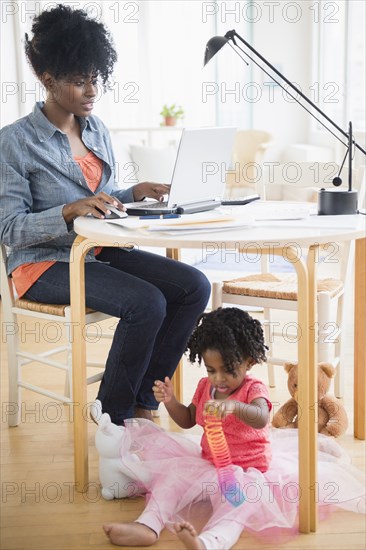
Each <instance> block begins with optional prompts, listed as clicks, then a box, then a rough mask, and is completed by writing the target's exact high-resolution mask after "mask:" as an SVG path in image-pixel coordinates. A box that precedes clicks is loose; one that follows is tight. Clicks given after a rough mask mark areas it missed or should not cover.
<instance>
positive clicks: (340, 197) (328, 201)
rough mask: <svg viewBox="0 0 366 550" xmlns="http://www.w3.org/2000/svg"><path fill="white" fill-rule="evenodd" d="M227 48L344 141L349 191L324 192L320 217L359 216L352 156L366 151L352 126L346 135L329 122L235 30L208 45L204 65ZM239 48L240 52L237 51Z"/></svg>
mask: <svg viewBox="0 0 366 550" xmlns="http://www.w3.org/2000/svg"><path fill="white" fill-rule="evenodd" d="M235 38H237V39H238V40H240V41H241V42H242V43H243V44H245V46H246V47H247V48H249V50H250V51H251V52H253V53H254V54H255V55H256V56H257V58H259V59H260V60H261V61H262V62H263V63H264V64H265V65H266V66H267V67H269V68H270V69H271V70H272V71H273V72H274V73H276V75H278V76H279V77H280V78H281V79H282V80H283V81H284V82H286V84H287V85H288V86H289V87H290V88H291V89H292V90H294V91H295V92H296V94H298V95H299V96H300V97H301V98H302V99H303V100H304V101H306V102H307V103H308V104H310V105H311V106H312V107H313V108H314V109H315V110H316V111H317V112H318V113H320V114H321V115H322V117H323V118H324V119H325V120H326V121H327V122H328V123H330V124H331V125H332V126H333V127H334V128H336V130H337V131H338V132H339V133H340V134H341V135H342V136H343V138H346V140H347V142H346V143H345V141H344V140H343V139H341V138H340V137H338V136H337V135H336V134H335V133H334V131H332V130H331V129H330V128H329V127H328V126H327V125H326V124H325V123H324V122H322V120H319V118H317V117H316V116H315V114H314V113H312V112H311V111H310V110H309V109H308V108H307V107H306V106H305V105H304V104H303V103H301V101H300V100H299V99H298V98H297V97H296V95H294V94H291V92H289V91H288V90H287V89H286V88H285V87H284V86H283V85H282V84H281V82H279V81H278V80H276V78H274V77H273V75H272V74H270V73H268V72H267V70H266V69H265V68H264V67H263V66H262V65H261V64H260V63H258V62H257V61H256V60H255V59H254V58H253V57H252V56H251V55H250V54H248V53H247V52H246V51H245V50H243V49H242V48H241V47H240V46H239V45H238V44H237V42H236V40H235ZM231 42H232V43H233V44H234V46H235V48H234V46H233V45H232V44H231ZM225 44H229V45H230V46H231V47H232V48H233V50H234V51H235V52H236V53H237V54H238V55H239V57H240V58H241V59H243V61H244V62H245V63H246V64H247V62H246V61H245V59H244V58H243V57H242V56H241V55H240V53H239V52H238V51H237V49H239V50H240V51H241V52H243V53H244V55H246V56H247V57H248V58H249V59H250V60H251V61H252V62H253V63H254V64H255V65H257V67H259V68H260V69H261V70H262V71H263V72H264V73H266V75H268V76H269V77H270V78H271V79H272V80H274V82H276V84H278V85H279V86H280V87H281V88H282V89H283V90H285V92H286V93H287V94H288V95H289V96H290V97H292V99H294V100H295V101H296V103H298V104H299V105H301V107H303V109H305V110H306V111H307V112H308V113H309V114H310V115H311V116H312V117H313V118H315V119H316V120H317V121H318V122H319V123H320V124H321V125H322V126H323V127H324V128H325V129H326V130H328V132H330V133H331V134H332V135H333V136H334V137H335V138H336V139H338V141H340V142H341V143H342V144H343V145H344V146H345V147H346V154H345V157H344V159H343V162H342V165H341V168H340V170H339V174H340V173H341V171H342V168H343V166H344V163H345V161H346V158H347V156H348V167H349V174H348V189H347V190H346V191H344V190H338V189H320V191H319V201H318V214H319V215H323V216H324V215H337V214H357V212H358V209H357V191H354V190H353V189H352V155H353V151H352V149H353V147H357V149H359V150H360V151H361V152H362V153H363V154H364V155H366V151H365V149H363V148H362V147H361V146H360V145H359V144H358V143H356V141H355V140H354V138H353V135H352V123H351V122H350V123H349V128H348V133H347V132H344V131H343V130H342V128H340V127H339V126H338V125H337V124H336V123H335V122H334V121H333V120H332V119H331V118H329V117H328V116H327V115H326V114H325V113H324V112H323V111H322V110H321V109H319V107H317V106H316V105H315V104H314V103H313V102H312V101H311V100H310V99H309V98H308V97H306V95H305V94H303V93H302V92H301V90H299V89H298V88H297V87H296V86H295V85H294V84H293V83H292V82H290V81H289V80H288V79H287V78H286V77H285V76H283V74H281V73H280V71H278V70H277V69H276V68H275V67H274V66H273V65H272V64H271V63H269V61H267V59H265V58H264V57H263V56H262V55H261V54H260V53H258V52H257V51H256V50H255V49H254V48H253V47H252V46H251V45H250V44H249V43H248V42H246V40H244V39H243V38H242V37H241V36H240V35H239V34H238V33H237V32H236V31H235V30H232V31H228V32H227V33H226V34H225V36H214V37H213V38H211V39H210V40H209V41H208V42H207V45H206V51H205V59H204V64H205V65H206V63H208V62H209V61H210V59H211V58H212V57H213V56H214V55H215V54H216V53H217V52H218V51H219V50H221V48H222V47H223V46H225ZM236 48H237V49H236ZM339 174H338V176H336V177H335V178H334V179H333V185H334V186H336V187H338V186H339V185H341V184H342V180H341V178H340V176H339Z"/></svg>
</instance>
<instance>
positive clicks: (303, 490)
mask: <svg viewBox="0 0 366 550" xmlns="http://www.w3.org/2000/svg"><path fill="white" fill-rule="evenodd" d="M290 254H293V255H294V261H293V266H294V268H295V269H296V273H297V281H298V292H297V300H298V308H297V311H298V324H299V329H300V331H301V332H300V334H299V340H298V364H299V370H298V399H297V401H298V408H299V421H298V425H299V530H300V532H301V533H309V532H310V529H311V523H312V522H311V511H312V510H311V505H310V502H311V499H310V487H311V480H310V463H311V459H312V456H311V455H310V450H312V451H313V448H312V449H310V445H309V433H310V412H311V411H310V386H309V381H310V371H309V366H310V356H312V357H313V352H311V353H309V343H310V337H309V334H310V330H309V329H310V324H309V303H311V302H309V290H310V289H309V282H308V271H307V269H306V266H305V264H304V262H303V261H302V260H301V259H300V258H298V251H297V250H296V249H291V248H290V247H288V248H286V255H287V257H289V256H290Z"/></svg>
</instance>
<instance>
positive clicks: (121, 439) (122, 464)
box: [95, 413, 149, 500]
mask: <svg viewBox="0 0 366 550" xmlns="http://www.w3.org/2000/svg"><path fill="white" fill-rule="evenodd" d="M95 446H96V448H97V451H98V453H99V480H100V483H101V486H102V496H103V498H105V499H106V500H113V499H114V498H126V497H132V496H137V495H141V494H144V489H143V487H142V486H141V483H137V481H136V480H134V479H133V477H132V475H131V474H132V472H133V470H134V468H136V462H137V461H138V462H140V459H139V457H138V456H137V454H135V453H133V452H131V451H130V446H131V437H130V434H129V432H128V430H126V428H124V427H123V426H117V425H116V424H113V422H112V421H111V417H110V416H109V414H108V413H104V414H102V416H101V417H100V420H99V423H98V429H97V431H96V434H95ZM122 454H123V460H122ZM129 465H131V466H132V468H131V469H130V468H129ZM139 469H140V465H139ZM143 470H144V468H143V467H142V465H141V476H140V478H142V480H143V481H146V482H147V481H148V477H149V476H148V474H147V473H146V475H145V476H144V475H143ZM144 477H145V478H146V479H145V480H144Z"/></svg>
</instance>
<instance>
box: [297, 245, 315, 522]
mask: <svg viewBox="0 0 366 550" xmlns="http://www.w3.org/2000/svg"><path fill="white" fill-rule="evenodd" d="M318 251H319V248H318V247H317V246H311V247H310V248H309V252H308V257H307V268H308V277H309V278H308V284H309V329H310V330H309V335H308V337H309V400H310V403H309V406H310V408H309V422H310V424H309V453H310V462H309V468H310V472H309V475H310V486H309V490H310V531H314V532H315V531H316V530H317V527H318V514H317V505H316V496H317V482H318V457H317V454H318V446H317V434H318V347H317V345H316V341H317V340H316V336H317V334H316V331H315V327H316V321H317V318H318V315H317V282H316V281H317V266H318V264H317V261H318ZM299 292H300V290H299Z"/></svg>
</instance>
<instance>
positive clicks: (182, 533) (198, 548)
mask: <svg viewBox="0 0 366 550" xmlns="http://www.w3.org/2000/svg"><path fill="white" fill-rule="evenodd" d="M174 531H175V532H176V533H177V537H178V538H179V539H180V540H181V541H182V542H183V544H184V547H185V548H189V549H191V550H205V547H204V545H203V543H202V542H201V541H200V539H199V538H198V536H197V531H196V529H195V528H194V527H193V525H191V524H190V523H188V521H180V522H179V523H175V524H174Z"/></svg>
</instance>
